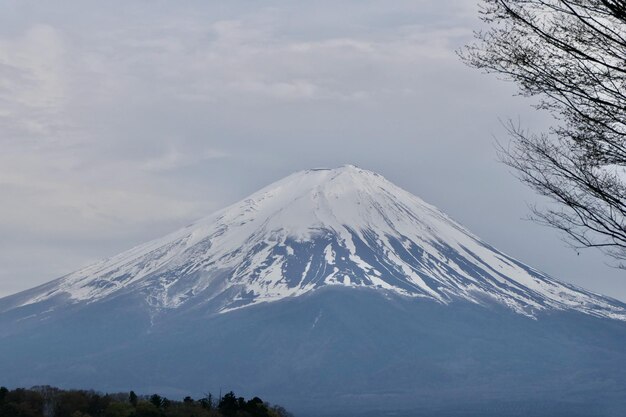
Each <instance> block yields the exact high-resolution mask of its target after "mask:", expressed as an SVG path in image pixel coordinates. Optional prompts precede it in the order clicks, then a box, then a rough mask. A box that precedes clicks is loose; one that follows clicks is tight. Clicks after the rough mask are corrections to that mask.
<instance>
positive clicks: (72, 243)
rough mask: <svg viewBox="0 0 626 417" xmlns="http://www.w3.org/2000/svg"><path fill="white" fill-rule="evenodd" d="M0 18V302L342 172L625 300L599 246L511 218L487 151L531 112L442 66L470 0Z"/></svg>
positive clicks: (107, 9)
mask: <svg viewBox="0 0 626 417" xmlns="http://www.w3.org/2000/svg"><path fill="white" fill-rule="evenodd" d="M0 9H2V10H1V12H0V16H3V17H0V19H1V20H2V21H1V22H0V23H2V24H0V146H1V147H2V152H0V195H2V198H3V204H2V205H0V248H4V249H5V250H2V251H0V264H2V265H3V269H2V270H1V271H0V295H2V294H8V293H10V292H13V291H17V290H19V289H24V288H27V287H29V286H31V285H34V284H36V283H40V282H43V281H45V280H47V279H51V278H54V277H56V276H60V275H62V274H64V273H67V272H70V271H71V270H73V269H76V268H78V267H80V266H83V265H85V264H86V263H88V262H90V261H92V260H94V259H96V258H98V257H105V256H109V255H112V254H114V253H116V252H119V251H121V250H124V249H127V248H129V247H131V246H133V245H135V244H138V243H141V242H142V241H144V240H146V239H149V238H153V237H158V236H160V235H161V234H164V233H166V232H168V231H170V230H172V229H175V228H177V227H179V226H181V225H183V224H185V223H187V222H189V221H192V220H194V219H196V218H198V217H201V216H203V215H205V214H208V213H210V212H211V211H213V210H215V209H218V208H221V207H223V206H225V205H226V204H228V203H231V202H233V201H235V200H237V199H239V198H242V197H244V196H245V195H246V194H247V193H249V192H252V191H254V190H255V189H257V188H259V187H261V186H264V185H266V184H267V183H268V182H271V181H273V180H276V179H278V178H280V177H282V176H284V175H287V174H289V173H291V172H292V171H296V170H300V169H305V168H309V167H313V166H336V165H341V164H345V163H355V164H357V165H361V166H363V167H365V168H369V169H372V170H376V171H379V172H381V173H382V174H383V175H385V176H387V177H388V178H389V179H390V180H392V181H395V182H396V183H398V184H399V185H401V186H403V187H404V188H406V189H408V190H409V191H411V192H413V193H415V194H417V195H419V196H421V197H422V198H424V199H426V200H427V201H430V202H432V203H433V204H436V205H438V206H439V207H441V208H442V209H444V210H445V211H447V212H448V213H450V214H451V215H452V216H453V217H455V218H456V219H457V220H459V221H461V222H462V223H464V224H466V225H467V226H468V227H469V228H470V229H472V230H473V231H475V232H476V233H477V234H478V235H480V236H483V237H484V238H485V239H486V240H488V241H490V242H491V243H493V244H494V245H495V246H496V247H499V248H501V249H503V250H505V251H507V252H509V253H510V254H512V255H514V256H517V257H519V258H521V259H522V260H524V261H525V262H527V263H529V264H531V265H535V266H536V267H538V268H540V269H544V270H546V271H547V272H548V273H551V274H553V275H555V276H557V277H561V278H562V279H565V280H569V281H572V282H576V283H578V284H583V285H585V286H587V287H589V288H591V289H596V290H598V291H602V292H605V293H608V294H610V295H613V296H616V297H621V298H622V299H626V283H623V282H622V281H623V280H622V279H621V273H619V272H617V271H614V270H612V269H611V268H608V267H606V266H605V265H604V264H603V262H602V258H601V257H600V256H599V255H596V254H594V253H593V252H586V253H584V254H582V255H580V256H577V255H576V254H575V253H574V252H572V251H570V250H569V249H567V248H564V247H563V246H562V244H561V242H560V241H559V240H558V235H557V234H556V233H555V232H553V231H550V230H545V229H542V228H540V227H538V226H534V225H532V224H529V223H528V222H525V221H522V220H520V219H521V218H522V217H524V215H525V214H526V206H525V203H526V202H531V201H535V200H536V197H535V196H534V195H533V194H532V193H530V192H529V191H528V190H526V189H524V188H523V187H522V186H521V185H520V184H518V183H517V181H516V180H515V179H514V178H513V177H512V176H511V175H509V173H508V172H507V170H506V169H505V168H504V167H503V166H501V165H500V164H498V163H497V161H496V160H495V159H496V158H495V153H494V150H493V141H494V136H495V137H499V138H501V139H502V138H504V139H505V138H506V137H505V136H504V132H503V129H502V127H501V125H500V122H499V119H498V118H507V117H517V116H518V115H520V117H521V118H522V122H523V123H524V124H526V125H529V126H532V127H535V128H537V129H541V128H542V127H545V126H546V124H547V122H548V120H547V119H546V118H545V117H543V116H541V115H540V114H537V113H536V112H534V111H533V110H532V109H531V108H530V106H529V104H530V103H529V102H528V101H526V100H524V99H521V98H518V97H513V94H514V93H515V90H514V88H513V86H511V85H508V84H506V83H502V82H500V81H498V80H495V79H492V78H490V77H486V76H482V75H481V74H478V73H475V72H474V71H473V70H470V69H468V68H466V67H465V66H463V64H461V63H460V62H459V60H458V59H457V57H456V55H455V49H456V48H458V47H459V46H461V45H462V44H463V43H465V42H467V41H468V40H470V39H471V33H472V30H473V29H475V28H476V27H478V24H479V23H478V19H477V15H476V10H475V1H473V0H463V1H457V0H445V1H435V0H425V1H419V2H415V1H408V0H407V1H405V0H399V1H394V2H388V1H373V0H367V1H362V0H359V1H357V0H350V1H326V0H323V1H319V2H305V3H303V2H287V1H285V0H272V1H268V2H254V3H253V2H243V1H229V2H200V1H197V2H193V1H192V2H184V3H180V2H176V3H175V2H148V1H138V2H132V3H131V2H121V1H120V2H118V1H114V2H107V4H106V5H104V4H101V3H97V2H84V1H61V2H55V3H54V5H53V4H52V3H43V4H42V3H40V2H30V1H23V2H8V3H6V4H4V5H2V6H0ZM16 283H19V284H16Z"/></svg>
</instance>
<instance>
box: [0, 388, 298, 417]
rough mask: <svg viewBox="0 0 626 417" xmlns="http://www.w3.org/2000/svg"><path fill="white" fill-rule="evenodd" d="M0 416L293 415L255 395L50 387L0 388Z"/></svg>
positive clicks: (238, 416)
mask: <svg viewBox="0 0 626 417" xmlns="http://www.w3.org/2000/svg"><path fill="white" fill-rule="evenodd" d="M0 416H2V417H293V416H292V414H290V413H289V412H287V411H286V410H285V409H284V408H283V407H280V406H275V405H270V404H268V403H266V402H264V401H263V400H261V399H260V398H258V397H254V398H252V399H250V400H246V399H245V398H243V397H237V396H236V395H235V394H234V393H233V392H229V393H227V394H225V395H224V396H221V397H219V398H215V397H214V396H213V395H212V394H207V395H206V396H204V397H203V398H200V399H193V398H191V397H185V398H184V399H183V400H182V401H174V400H170V399H168V398H165V397H162V396H160V395H158V394H153V395H149V396H139V395H137V394H135V392H134V391H130V392H129V393H115V394H102V393H99V392H96V391H91V390H62V389H59V388H54V387H50V386H37V387H33V388H30V389H24V388H18V389H14V390H9V389H7V388H5V387H0Z"/></svg>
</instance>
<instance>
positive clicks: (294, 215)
mask: <svg viewBox="0 0 626 417" xmlns="http://www.w3.org/2000/svg"><path fill="white" fill-rule="evenodd" d="M625 346H626V305H625V304H624V303H621V302H619V301H617V300H614V299H611V298H609V297H605V296H602V295H599V294H595V293H593V292H590V291H587V290H584V289H581V288H578V287H576V286H573V285H571V284H568V283H566V282H564V281H559V280H557V279H555V278H552V277H549V276H547V275H545V274H543V273H541V272H539V271H537V270H535V269H533V268H531V267H529V266H526V265H524V264H523V263H521V262H520V261H518V260H516V259H514V258H512V257H510V256H508V255H506V254H504V253H502V252H500V251H498V250H497V249H495V248H493V247H492V246H490V245H489V244H487V243H485V242H484V241H482V240H481V239H480V238H478V237H477V236H475V235H474V234H472V233H471V232H470V231H468V230H467V229H465V228H464V227H463V226H461V225H460V224H458V223H456V222H455V221H454V220H452V219H451V218H449V217H448V216H447V215H445V214H444V213H442V212H441V211H440V210H438V209H437V208H435V207H433V206H431V205H429V204H427V203H426V202H424V201H422V200H421V199H419V198H417V197H415V196H413V195H412V194H410V193H409V192H407V191H405V190H403V189H401V188H399V187H397V186H395V185H394V184H392V183H391V182H389V181H387V180H386V179H385V178H383V177H382V176H380V175H379V174H376V173H373V172H370V171H367V170H363V169H360V168H357V167H354V166H344V167H340V168H337V169H311V170H307V171H302V172H298V173H295V174H293V175H290V176H288V177H286V178H284V179H282V180H280V181H277V182H275V183H273V184H271V185H269V186H267V187H265V188H263V189H261V190H260V191H258V192H256V193H254V194H252V195H251V196H249V197H247V198H245V199H243V200H241V201H240V202H238V203H235V204H233V205H231V206H230V207H227V208H225V209H223V210H221V211H218V212H217V213H214V214H212V215H210V216H208V217H206V218H203V219H201V220H199V221H197V222H195V223H193V224H190V225H189V226H187V227H185V228H183V229H181V230H179V231H176V232H174V233H172V234H170V235H168V236H165V237H163V238H161V239H157V240H153V241H151V242H148V243H146V244H143V245H140V246H137V247H135V248H133V249H130V250H128V251H126V252H124V253H122V254H120V255H117V256H114V257H112V258H109V259H105V260H102V261H100V262H98V263H96V264H94V265H92V266H89V267H87V268H84V269H81V270H79V271H76V272H74V273H72V274H69V275H67V276H64V277H61V278H59V279H57V280H55V281H52V282H49V283H47V284H44V285H41V286H39V287H36V288H33V289H31V290H27V291H24V292H21V293H18V294H15V295H12V296H9V297H6V298H3V299H0V357H2V358H3V359H2V360H1V361H0V384H2V383H4V384H5V385H12V386H17V385H34V384H52V385H59V386H62V387H93V388H97V389H102V390H109V391H115V390H129V389H134V390H136V391H143V392H160V393H165V394H168V395H179V394H180V395H182V394H185V395H186V394H187V393H194V392H195V393H200V392H206V391H208V390H212V391H213V392H216V391H217V390H218V389H220V388H226V389H229V390H230V389H234V390H235V391H239V392H242V394H245V393H250V394H254V395H261V396H263V397H264V398H268V399H270V400H272V401H273V402H279V403H282V404H284V405H286V406H288V407H290V408H291V409H293V410H294V411H297V412H299V413H298V415H304V416H306V415H310V416H323V415H333V413H334V414H335V415H341V416H349V415H351V413H354V415H361V416H365V415H368V414H367V413H371V415H372V416H374V415H376V416H378V415H384V414H385V413H386V412H390V413H393V415H396V416H403V415H405V416H420V415H431V416H436V415H442V416H443V415H454V416H466V415H467V416H470V415H476V414H477V413H478V414H479V415H483V416H490V415H493V416H496V415H498V416H501V415H508V416H516V415H520V416H522V415H524V416H527V415H535V416H543V415H545V416H559V415H563V416H577V415H580V416H596V415H597V416H618V415H621V414H620V413H621V412H622V411H623V410H624V409H626V349H625Z"/></svg>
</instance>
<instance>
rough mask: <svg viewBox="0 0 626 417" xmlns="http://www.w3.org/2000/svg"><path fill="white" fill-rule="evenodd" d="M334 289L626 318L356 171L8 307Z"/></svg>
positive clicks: (330, 176) (243, 207)
mask: <svg viewBox="0 0 626 417" xmlns="http://www.w3.org/2000/svg"><path fill="white" fill-rule="evenodd" d="M333 286H342V287H351V288H360V287H363V288H369V289H371V290H375V291H382V292H393V293H396V294H400V295H403V296H407V297H413V298H424V299H429V300H433V301H436V302H438V303H444V304H447V303H451V302H453V301H454V300H459V299H462V300H468V301H470V302H473V303H477V304H484V303H488V302H492V303H498V304H503V305H505V306H506V307H508V308H510V309H512V310H514V311H516V312H518V313H520V314H524V315H526V316H531V317H536V316H537V314H539V313H540V312H542V311H546V310H564V309H571V310H577V311H581V312H583V313H586V314H591V315H597V316H602V317H611V318H617V319H622V320H626V306H624V305H623V304H621V303H619V302H617V301H615V300H611V299H609V298H606V297H602V296H598V295H596V294H593V293H590V292H588V291H585V290H582V289H579V288H576V287H574V286H572V285H569V284H566V283H563V282H560V281H557V280H555V279H553V278H550V277H547V276H546V275H544V274H541V273H540V272H538V271H536V270H534V269H532V268H530V267H528V266H525V265H523V264H522V263H521V262H519V261H517V260H515V259H513V258H511V257H509V256H507V255H505V254H503V253H501V252H499V251H498V250H496V249H494V248H493V247H491V246H490V245H488V244H486V243H485V242H483V241H481V240H480V239H479V238H478V237H476V236H475V235H473V234H471V233H470V232H469V231H468V230H466V229H465V228H464V227H462V226H461V225H459V224H458V223H456V222H455V221H453V220H452V219H450V218H449V217H448V216H446V215H445V214H444V213H442V212H441V211H440V210H438V209H437V208H435V207H433V206H431V205H429V204H427V203H425V202H424V201H422V200H421V199H419V198H418V197H416V196H414V195H412V194H411V193H409V192H407V191H405V190H403V189H401V188H400V187H398V186H396V185H394V184H393V183H391V182H390V181H388V180H386V179H385V178H384V177H382V176H381V175H379V174H377V173H374V172H371V171H367V170H364V169H361V168H358V167H356V166H353V165H345V166H342V167H339V168H332V169H328V168H317V169H309V170H305V171H300V172H296V173H294V174H292V175H290V176H288V177H286V178H283V179H281V180H279V181H277V182H274V183H273V184H270V185H268V186H267V187H265V188H263V189H261V190H259V191H258V192H256V193H254V194H252V195H250V196H249V197H247V198H245V199H243V200H241V201H239V202H238V203H235V204H233V205H231V206H229V207H227V208H225V209H223V210H221V211H218V212H217V213H214V214H212V215H210V216H208V217H206V218H204V219H201V220H199V221H197V222H195V223H193V224H191V225H189V226H187V227H185V228H184V229H181V230H179V231H177V232H174V233H172V234H170V235H168V236H165V237H164V238H162V239H157V240H154V241H152V242H148V243H146V244H144V245H140V246H138V247H136V248H133V249H131V250H129V251H126V252H124V253H122V254H120V255H117V256H115V257H112V258H110V259H106V260H103V261H101V262H99V263H97V264H95V265H92V266H90V267H87V268H84V269H82V270H80V271H77V272H75V273H73V274H70V275H68V276H65V277H63V278H60V279H59V280H57V281H53V282H51V283H49V284H46V285H44V286H41V287H38V288H35V289H33V290H30V291H27V292H24V293H21V294H18V295H16V296H13V297H10V298H9V299H5V300H3V301H2V300H0V312H1V311H3V310H5V311H6V310H7V309H11V308H15V307H16V306H23V305H27V304H37V303H41V302H43V301H46V300H53V299H59V300H67V299H69V300H70V301H69V302H71V303H92V302H97V301H99V300H103V299H109V298H111V297H117V296H119V295H128V294H135V295H137V296H138V297H139V298H140V299H142V300H144V302H145V303H146V305H147V308H149V309H156V310H159V311H162V310H168V309H177V308H180V307H183V306H192V305H198V304H202V305H211V306H212V307H211V308H212V309H214V311H216V312H226V311H230V310H232V309H236V308H241V307H245V306H249V305H253V304H257V303H260V302H272V301H276V300H280V299H284V298H287V297H296V296H300V295H303V294H305V293H309V292H311V291H315V290H317V289H319V288H321V287H333ZM64 302H67V301H64Z"/></svg>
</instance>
